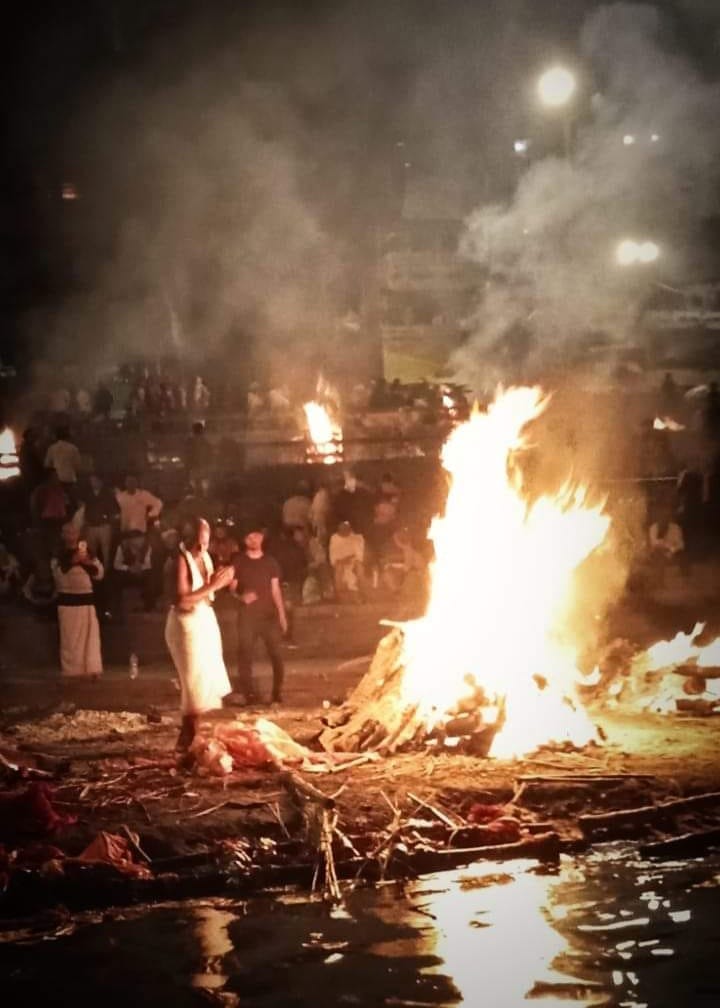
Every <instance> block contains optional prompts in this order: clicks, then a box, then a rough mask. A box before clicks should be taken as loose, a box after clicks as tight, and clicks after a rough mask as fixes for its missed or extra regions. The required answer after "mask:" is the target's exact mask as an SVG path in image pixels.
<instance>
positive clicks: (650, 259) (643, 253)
mask: <svg viewBox="0 0 720 1008" xmlns="http://www.w3.org/2000/svg"><path fill="white" fill-rule="evenodd" d="M659 258H660V246H659V245H657V244H656V243H655V242H654V241H641V242H639V241H635V240H634V239H632V238H625V239H624V240H623V241H621V242H620V243H619V244H618V246H617V248H616V249H615V260H616V262H617V264H618V266H637V265H643V266H646V265H648V264H649V263H654V262H657V260H658V259H659Z"/></svg>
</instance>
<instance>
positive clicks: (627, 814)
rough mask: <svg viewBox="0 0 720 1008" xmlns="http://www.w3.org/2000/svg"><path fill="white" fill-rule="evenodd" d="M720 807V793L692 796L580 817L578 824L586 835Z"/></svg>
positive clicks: (648, 823) (650, 823)
mask: <svg viewBox="0 0 720 1008" xmlns="http://www.w3.org/2000/svg"><path fill="white" fill-rule="evenodd" d="M718 805H720V792H718V791H711V792H708V793H706V794H699V795H691V796H690V797H688V798H674V799H672V801H665V802H659V803H658V804H657V805H640V806H638V807H637V808H629V809H618V810H616V811H615V812H600V813H593V814H588V815H584V816H580V818H579V820H578V822H579V824H580V828H581V829H582V831H583V833H584V834H585V835H592V834H594V833H597V832H599V831H600V830H616V829H618V828H619V829H621V830H622V828H623V827H626V826H635V825H638V824H647V825H652V824H653V823H656V822H658V821H661V820H663V819H670V818H673V817H674V816H677V815H682V814H683V813H685V812H697V811H700V810H702V809H707V808H713V807H715V806H718Z"/></svg>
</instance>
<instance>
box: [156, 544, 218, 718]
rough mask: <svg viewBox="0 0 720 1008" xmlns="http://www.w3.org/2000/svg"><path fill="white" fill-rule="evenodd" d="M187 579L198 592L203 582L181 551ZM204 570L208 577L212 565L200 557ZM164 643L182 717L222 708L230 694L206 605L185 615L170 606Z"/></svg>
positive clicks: (191, 559) (189, 557)
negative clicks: (176, 681) (177, 687)
mask: <svg viewBox="0 0 720 1008" xmlns="http://www.w3.org/2000/svg"><path fill="white" fill-rule="evenodd" d="M181 552H182V556H183V558H184V559H185V561H186V563H187V565H188V569H189V571H190V576H191V586H192V590H193V591H196V590H197V589H198V588H202V587H203V585H204V584H205V580H204V578H203V576H202V574H201V573H200V569H199V567H198V565H197V563H196V562H195V558H194V557H193V556H192V554H191V553H189V552H188V551H187V550H184V549H183V550H181ZM204 560H205V564H206V569H207V571H208V573H209V574H211V573H212V561H211V560H210V556H209V555H208V554H207V553H206V554H205V555H204ZM165 642H166V644H167V646H168V649H169V651H170V654H171V655H172V660H173V662H174V663H175V668H176V669H177V673H178V678H179V679H180V690H181V697H180V711H181V713H182V714H204V713H205V712H206V711H210V710H217V709H218V708H219V707H222V698H223V697H224V696H226V695H227V694H228V693H230V692H231V687H230V680H229V679H228V674H227V670H226V668H225V662H224V661H223V654H222V639H221V637H220V627H219V626H218V621H217V618H216V616H215V612H214V610H213V608H212V606H211V605H210V603H209V601H202V602H198V603H196V604H195V606H194V607H193V609H192V610H190V611H189V612H183V611H182V610H180V609H178V608H177V607H175V606H173V607H172V608H171V609H170V611H169V612H168V616H167V622H166V623H165Z"/></svg>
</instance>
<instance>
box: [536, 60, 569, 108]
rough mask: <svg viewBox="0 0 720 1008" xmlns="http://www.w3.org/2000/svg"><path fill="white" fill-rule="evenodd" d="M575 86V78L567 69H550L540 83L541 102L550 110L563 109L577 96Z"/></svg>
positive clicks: (543, 75) (555, 67) (558, 67)
mask: <svg viewBox="0 0 720 1008" xmlns="http://www.w3.org/2000/svg"><path fill="white" fill-rule="evenodd" d="M575 86H576V85H575V77H574V76H573V74H571V73H570V71H569V70H568V69H567V68H566V67H562V66H554V67H550V69H549V70H546V71H545V73H544V74H542V75H541V77H540V80H539V81H538V94H539V95H540V101H541V102H542V103H543V105H548V106H549V107H550V108H561V107H562V106H563V105H567V103H568V102H569V101H570V99H571V98H572V96H573V95H574V94H575Z"/></svg>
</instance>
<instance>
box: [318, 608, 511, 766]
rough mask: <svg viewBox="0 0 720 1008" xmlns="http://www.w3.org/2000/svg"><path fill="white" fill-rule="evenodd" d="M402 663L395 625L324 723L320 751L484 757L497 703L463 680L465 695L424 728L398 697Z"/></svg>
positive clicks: (499, 718)
mask: <svg viewBox="0 0 720 1008" xmlns="http://www.w3.org/2000/svg"><path fill="white" fill-rule="evenodd" d="M403 660H404V659H403V632H402V628H401V627H396V628H394V629H393V630H392V631H391V632H390V633H389V634H388V635H387V636H386V637H384V638H383V639H382V640H381V641H380V644H379V645H378V648H377V651H376V652H375V657H374V658H373V660H372V663H371V665H370V668H369V669H368V671H367V673H366V674H365V675H364V676H363V678H362V679H361V680H360V682H359V683H358V685H357V687H356V688H355V690H354V691H353V693H352V694H351V695H350V697H349V698H348V700H347V701H346V702H345V704H343V706H342V707H341V708H340V709H339V710H338V711H337V712H336V713H334V714H333V715H332V716H331V717H329V718H328V719H327V721H326V724H327V725H328V727H327V728H326V729H325V731H324V732H323V733H322V735H321V736H320V743H321V745H322V746H323V748H324V749H325V750H327V751H328V752H360V751H368V750H376V751H378V752H380V753H382V754H389V753H396V752H408V751H416V750H420V749H427V748H430V749H436V750H442V749H452V751H453V752H464V753H470V754H472V755H475V756H487V755H488V753H489V751H490V747H491V745H492V742H493V739H494V738H495V735H496V734H497V732H498V731H499V729H500V728H501V727H502V723H503V720H504V717H503V712H502V710H498V706H497V704H496V703H494V702H492V701H490V700H489V699H488V698H487V697H486V696H485V694H484V693H483V692H482V689H481V688H480V687H478V686H477V685H476V684H475V682H474V681H473V680H468V691H467V695H466V696H465V697H463V699H462V700H460V701H459V702H457V703H456V704H455V705H454V707H452V708H451V709H450V710H448V711H443V712H441V713H442V717H440V718H438V719H437V723H436V724H435V725H433V726H430V727H429V726H428V723H427V720H426V718H425V717H424V716H423V713H422V711H421V710H420V709H419V707H418V705H417V704H412V703H408V702H407V701H406V700H405V698H404V697H403V695H402V681H403V675H404V672H405V668H404V664H403ZM437 674H438V676H442V675H443V669H442V668H438V670H437ZM484 709H486V710H488V711H490V710H492V721H489V720H488V721H486V720H484V719H483V710H484Z"/></svg>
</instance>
